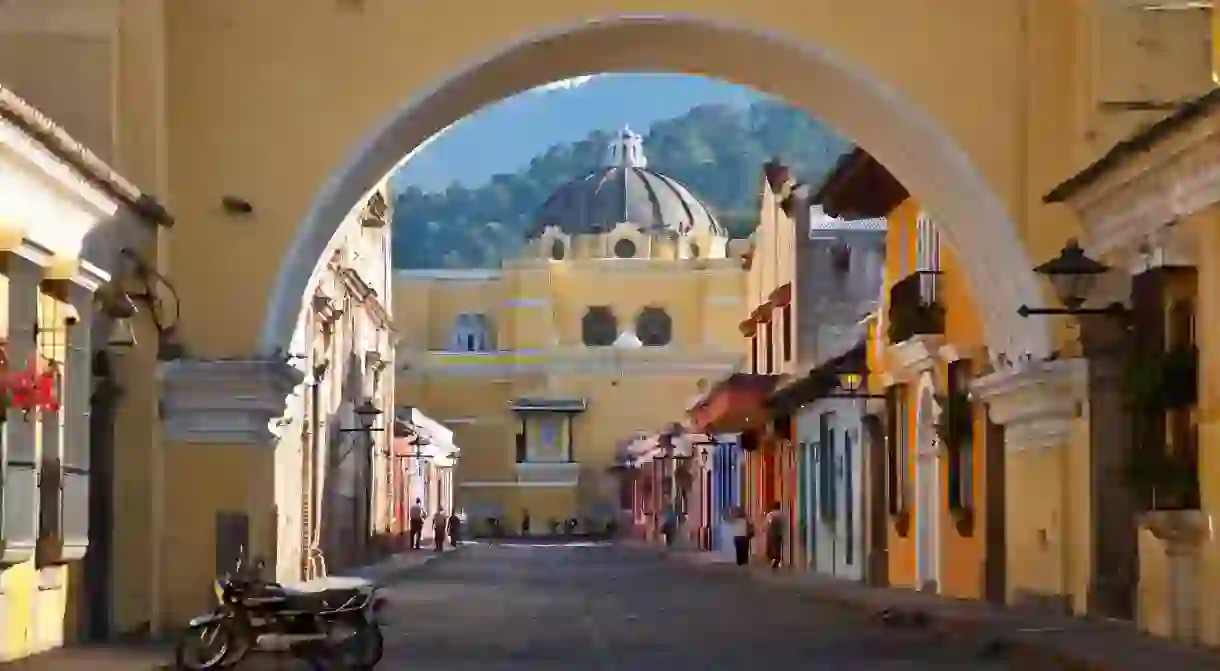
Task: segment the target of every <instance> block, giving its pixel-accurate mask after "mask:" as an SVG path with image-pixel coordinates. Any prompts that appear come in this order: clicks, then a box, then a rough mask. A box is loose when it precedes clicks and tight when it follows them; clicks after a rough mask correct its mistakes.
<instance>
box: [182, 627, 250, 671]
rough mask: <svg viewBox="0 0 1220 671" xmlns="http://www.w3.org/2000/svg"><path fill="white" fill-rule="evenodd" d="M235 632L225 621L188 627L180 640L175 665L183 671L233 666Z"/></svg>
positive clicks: (200, 670) (201, 670) (202, 670)
mask: <svg viewBox="0 0 1220 671" xmlns="http://www.w3.org/2000/svg"><path fill="white" fill-rule="evenodd" d="M232 648H233V631H232V629H231V628H230V627H229V624H228V623H227V622H225V621H224V620H217V621H214V622H209V623H207V624H201V625H197V626H194V627H188V628H187V629H186V630H185V631H183V632H182V636H181V637H180V638H179V639H178V645H177V646H175V650H174V664H175V666H176V667H177V668H178V669H181V670H182V671H207V670H209V669H223V668H226V667H229V666H232V665H233V664H234V663H236V661H237V660H232V659H230V655H229V653H230V651H232Z"/></svg>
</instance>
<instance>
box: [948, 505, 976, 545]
mask: <svg viewBox="0 0 1220 671" xmlns="http://www.w3.org/2000/svg"><path fill="white" fill-rule="evenodd" d="M949 514H950V515H951V516H952V517H953V528H955V529H957V533H958V535H960V536H962V537H965V538H969V537H970V536H973V535H974V509H973V508H968V507H966V506H953V507H951V508H949Z"/></svg>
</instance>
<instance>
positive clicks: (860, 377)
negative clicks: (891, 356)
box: [823, 364, 885, 399]
mask: <svg viewBox="0 0 1220 671" xmlns="http://www.w3.org/2000/svg"><path fill="white" fill-rule="evenodd" d="M833 374H834V376H835V382H837V383H838V388H839V390H840V391H831V392H828V393H826V394H824V395H823V396H824V397H825V398H864V399H868V398H885V396H884V395H883V394H870V393H868V389H867V387H866V385H865V382H866V381H867V380H868V375H869V371H868V365H867V364H865V365H864V366H861V367H854V366H849V365H846V364H845V365H842V366H840V367H839V368H838V369H837V370H835V371H833Z"/></svg>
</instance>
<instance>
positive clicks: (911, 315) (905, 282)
mask: <svg viewBox="0 0 1220 671" xmlns="http://www.w3.org/2000/svg"><path fill="white" fill-rule="evenodd" d="M940 280H941V275H940V273H939V272H938V271H920V272H916V273H913V274H911V275H907V276H906V277H904V278H902V279H901V280H899V281H898V282H895V283H894V285H893V286H892V287H890V296H889V298H890V300H889V308H888V311H887V312H886V321H887V322H888V324H889V328H888V331H889V340H890V342H891V343H895V344H896V343H901V342H906V341H907V340H910V339H911V338H914V337H915V336H920V335H944V333H945V308H944V305H943V304H942V303H941V302H940V298H939V291H940Z"/></svg>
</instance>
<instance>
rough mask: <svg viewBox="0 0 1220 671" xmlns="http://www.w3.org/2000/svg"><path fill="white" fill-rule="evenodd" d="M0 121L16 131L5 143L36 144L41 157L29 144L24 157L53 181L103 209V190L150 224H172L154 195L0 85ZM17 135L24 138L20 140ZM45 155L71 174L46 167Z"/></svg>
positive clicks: (104, 209) (166, 212) (112, 199)
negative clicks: (72, 187) (70, 185)
mask: <svg viewBox="0 0 1220 671" xmlns="http://www.w3.org/2000/svg"><path fill="white" fill-rule="evenodd" d="M0 122H3V123H0V128H4V127H5V126H7V127H8V128H10V129H12V130H14V131H16V132H15V133H10V134H9V135H10V137H9V138H6V144H14V145H25V144H27V143H28V144H29V145H32V146H36V147H37V148H38V152H37V153H41V154H42V155H43V157H34V155H33V154H31V153H30V152H29V148H28V147H25V153H26V155H27V158H35V163H37V164H39V165H41V166H42V168H43V169H44V170H49V171H50V173H51V174H52V176H53V178H55V179H56V181H57V182H60V183H64V184H72V185H73V186H75V187H76V190H77V192H78V193H79V195H81V196H82V197H84V198H86V200H88V201H89V202H91V203H93V204H94V205H95V206H97V207H98V208H99V209H101V210H102V211H103V212H105V213H107V214H109V213H110V212H111V211H113V208H108V207H107V206H106V205H105V204H104V203H102V202H100V199H99V197H98V194H104V196H103V197H104V199H106V200H111V201H114V202H115V203H117V204H122V205H124V206H125V207H126V208H127V209H128V210H130V211H131V212H134V213H135V214H136V215H137V216H139V217H140V218H141V219H142V220H144V221H146V222H148V223H150V224H155V225H160V226H166V227H169V226H172V225H173V223H174V219H173V217H172V216H170V214H169V212H168V211H167V210H166V209H165V208H164V207H163V206H162V205H161V204H160V203H159V202H157V201H156V199H154V198H152V197H151V196H149V195H148V194H145V193H142V192H141V191H140V190H139V189H138V188H136V187H135V185H133V184H132V183H131V182H128V181H127V180H126V179H124V178H123V177H122V176H120V175H119V174H118V173H117V172H115V171H114V170H113V169H112V168H111V167H110V166H108V165H106V164H105V163H104V162H103V161H102V160H101V159H99V158H98V157H97V156H96V155H94V154H93V153H92V152H90V151H89V150H88V149H87V148H85V146H84V145H82V144H81V143H79V142H77V141H76V140H75V139H73V138H72V137H71V136H70V135H68V134H67V133H66V132H65V131H64V130H63V129H62V128H60V127H59V126H57V125H55V123H54V122H52V121H51V120H50V118H48V117H47V116H46V115H44V114H42V113H41V112H40V111H38V110H37V109H35V108H34V107H32V106H31V105H29V104H28V103H26V102H25V101H24V100H22V99H21V98H19V97H18V96H17V95H16V94H14V93H13V92H12V91H10V90H8V89H6V88H4V87H3V86H0ZM12 135H18V136H20V138H13V137H11V136H12ZM20 139H24V140H25V142H20V141H19V140H20ZM19 148H20V147H19ZM47 157H49V158H51V159H52V160H51V161H50V163H55V164H58V165H59V166H62V168H64V169H66V170H70V171H71V172H72V173H73V175H72V177H71V178H68V177H66V176H65V175H64V174H61V173H62V172H64V171H63V170H61V169H60V168H57V167H55V166H50V167H48V165H49V163H48V161H47V160H46V158H47ZM38 159H41V160H38Z"/></svg>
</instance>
